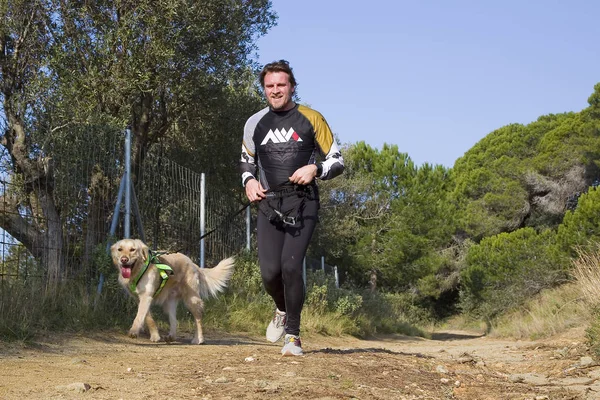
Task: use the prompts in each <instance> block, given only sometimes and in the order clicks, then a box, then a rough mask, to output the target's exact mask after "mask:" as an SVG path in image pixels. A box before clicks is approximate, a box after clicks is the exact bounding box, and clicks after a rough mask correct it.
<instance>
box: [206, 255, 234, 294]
mask: <svg viewBox="0 0 600 400" xmlns="http://www.w3.org/2000/svg"><path fill="white" fill-rule="evenodd" d="M234 265H235V257H229V258H226V259H224V260H222V261H221V262H220V263H219V264H217V266H216V267H214V268H201V269H200V271H201V272H202V273H203V274H204V280H203V282H202V284H201V285H200V297H202V298H204V299H206V298H208V297H210V296H213V297H215V296H217V294H218V293H219V292H222V291H223V289H225V287H227V282H228V281H229V279H230V278H231V275H232V274H233V269H234Z"/></svg>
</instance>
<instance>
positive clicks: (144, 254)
mask: <svg viewBox="0 0 600 400" xmlns="http://www.w3.org/2000/svg"><path fill="white" fill-rule="evenodd" d="M135 245H136V247H137V248H138V251H139V253H140V257H141V258H142V260H144V261H146V260H147V259H148V252H149V248H148V246H146V243H144V242H142V241H141V240H140V239H135Z"/></svg>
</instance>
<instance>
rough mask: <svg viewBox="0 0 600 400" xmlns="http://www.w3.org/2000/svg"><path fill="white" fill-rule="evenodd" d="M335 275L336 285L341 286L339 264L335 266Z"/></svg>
mask: <svg viewBox="0 0 600 400" xmlns="http://www.w3.org/2000/svg"><path fill="white" fill-rule="evenodd" d="M333 275H334V276H335V287H336V288H338V289H339V288H340V277H339V275H338V270H337V265H336V266H335V267H333Z"/></svg>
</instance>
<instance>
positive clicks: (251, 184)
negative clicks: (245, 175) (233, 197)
mask: <svg viewBox="0 0 600 400" xmlns="http://www.w3.org/2000/svg"><path fill="white" fill-rule="evenodd" d="M265 192H266V190H265V189H264V188H263V187H262V185H261V184H260V182H259V181H257V180H256V179H250V180H249V181H248V182H246V197H248V200H250V202H254V201H258V200H262V199H264V198H265V197H266V195H265Z"/></svg>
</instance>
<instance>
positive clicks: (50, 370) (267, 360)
mask: <svg viewBox="0 0 600 400" xmlns="http://www.w3.org/2000/svg"><path fill="white" fill-rule="evenodd" d="M206 339H207V343H206V344H205V345H201V346H194V345H191V344H189V339H187V338H186V337H181V338H179V341H178V342H175V343H173V344H164V343H161V344H154V343H150V342H149V341H148V340H147V339H146V338H141V339H137V340H134V339H130V338H128V337H126V336H125V335H124V334H121V333H114V332H111V333H102V334H93V335H86V336H81V335H77V336H75V335H59V336H52V337H49V338H47V339H46V340H44V341H41V342H39V343H37V344H36V345H33V346H18V345H15V344H6V343H1V342H0V399H20V400H22V399H125V400H129V399H150V398H161V399H211V400H216V399H320V400H326V399H473V400H475V399H477V400H482V399H532V400H543V399H552V400H554V399H600V365H598V364H596V362H595V360H593V359H592V358H591V355H590V354H588V352H587V349H586V346H585V343H584V341H583V330H582V329H580V330H576V331H573V332H569V333H568V334H566V335H562V336H561V337H557V338H552V339H548V340H540V341H534V342H532V341H512V340H499V339H494V338H489V337H480V336H477V335H474V334H469V333H466V332H445V333H438V334H436V335H434V337H433V340H426V339H421V338H413V337H405V336H386V337H379V338H377V339H374V340H358V339H355V338H330V337H322V336H311V337H305V338H303V342H304V343H303V345H304V349H305V355H304V356H302V357H285V358H283V357H281V356H280V354H279V350H280V344H270V343H266V342H265V341H264V340H263V339H262V338H257V337H249V336H244V335H227V336H225V335H223V334H221V333H215V332H207V333H206Z"/></svg>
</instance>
